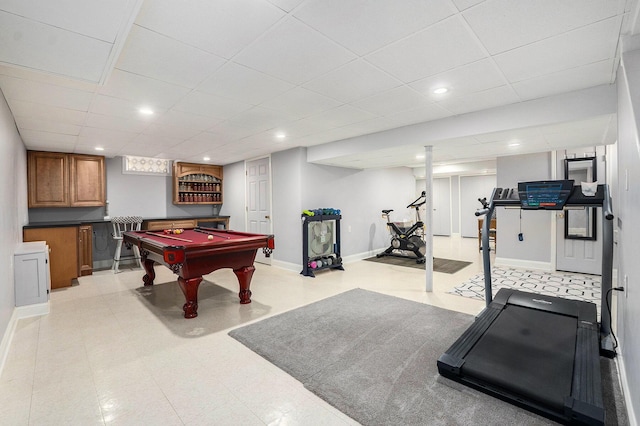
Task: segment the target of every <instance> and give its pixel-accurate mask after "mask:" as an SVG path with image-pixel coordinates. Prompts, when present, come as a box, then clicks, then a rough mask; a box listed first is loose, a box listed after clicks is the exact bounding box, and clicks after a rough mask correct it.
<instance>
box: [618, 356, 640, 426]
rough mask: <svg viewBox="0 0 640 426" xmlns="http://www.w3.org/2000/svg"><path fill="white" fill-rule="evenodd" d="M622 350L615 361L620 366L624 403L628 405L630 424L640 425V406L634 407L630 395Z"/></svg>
mask: <svg viewBox="0 0 640 426" xmlns="http://www.w3.org/2000/svg"><path fill="white" fill-rule="evenodd" d="M620 349H621V348H620ZM620 352H622V351H620ZM620 352H619V353H618V356H616V359H615V362H616V365H617V366H618V374H619V377H620V388H621V389H622V395H624V404H625V406H626V407H627V417H628V418H629V425H631V426H638V417H637V416H636V412H635V409H640V406H638V407H634V405H633V402H634V401H632V400H631V397H630V396H629V393H630V390H629V381H628V376H627V369H626V368H625V363H624V357H623V356H622V355H621V354H620Z"/></svg>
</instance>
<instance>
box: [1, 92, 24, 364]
mask: <svg viewBox="0 0 640 426" xmlns="http://www.w3.org/2000/svg"><path fill="white" fill-rule="evenodd" d="M27 222H28V214H27V154H26V149H25V147H24V144H23V143H22V139H21V138H20V135H19V134H18V131H17V129H16V126H15V123H14V121H13V116H12V115H11V112H10V111H9V107H8V105H7V102H6V101H5V98H4V96H3V95H2V92H0V241H2V244H0V270H1V271H2V274H0V367H1V365H2V363H3V362H2V361H3V360H4V356H5V355H6V350H7V348H8V344H9V341H8V339H9V335H10V330H9V328H10V326H11V320H12V316H13V312H14V308H15V292H14V283H13V272H14V269H13V252H14V248H15V246H16V244H18V243H20V242H22V227H23V225H25V224H26V223H27Z"/></svg>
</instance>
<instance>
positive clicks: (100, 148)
mask: <svg viewBox="0 0 640 426" xmlns="http://www.w3.org/2000/svg"><path fill="white" fill-rule="evenodd" d="M96 151H104V148H103V147H101V146H96Z"/></svg>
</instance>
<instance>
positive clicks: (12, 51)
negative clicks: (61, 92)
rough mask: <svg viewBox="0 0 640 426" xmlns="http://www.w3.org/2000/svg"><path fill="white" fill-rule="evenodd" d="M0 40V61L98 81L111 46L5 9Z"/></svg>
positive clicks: (1, 19)
mask: <svg viewBox="0 0 640 426" xmlns="http://www.w3.org/2000/svg"><path fill="white" fill-rule="evenodd" d="M0 40H3V43H2V49H0V62H5V63H8V64H13V65H19V66H23V67H27V68H31V69H36V70H41V71H46V72H51V73H54V74H61V75H67V76H70V77H73V78H78V79H83V80H87V81H92V82H98V81H100V77H101V76H102V71H103V69H104V67H105V64H106V63H107V60H108V59H109V54H110V53H111V48H112V45H111V44H109V43H106V42H104V41H101V40H97V39H95V38H91V37H87V36H83V35H81V34H77V33H74V32H71V31H65V30H63V29H60V28H56V27H52V26H49V25H45V24H42V23H40V22H36V21H32V20H28V19H24V18H22V17H20V16H17V15H11V14H8V13H6V12H0ZM33 46H42V47H43V48H36V49H34V48H33Z"/></svg>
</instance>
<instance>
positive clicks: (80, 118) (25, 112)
mask: <svg viewBox="0 0 640 426" xmlns="http://www.w3.org/2000/svg"><path fill="white" fill-rule="evenodd" d="M7 102H8V104H9V108H10V109H11V113H12V114H13V116H14V117H18V116H23V117H30V118H32V119H34V120H43V121H58V122H61V123H67V124H75V125H82V124H83V123H84V121H85V119H86V117H87V113H86V112H85V111H77V110H73V109H66V108H59V107H54V106H50V105H44V104H38V103H33V102H25V101H20V100H17V99H8V100H7Z"/></svg>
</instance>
